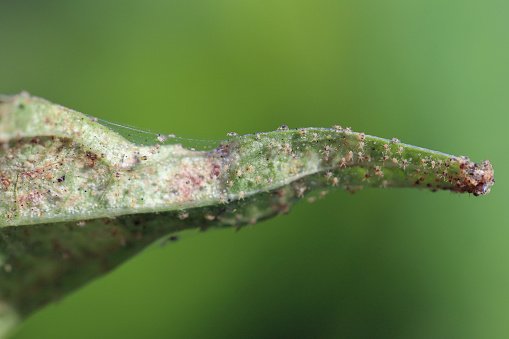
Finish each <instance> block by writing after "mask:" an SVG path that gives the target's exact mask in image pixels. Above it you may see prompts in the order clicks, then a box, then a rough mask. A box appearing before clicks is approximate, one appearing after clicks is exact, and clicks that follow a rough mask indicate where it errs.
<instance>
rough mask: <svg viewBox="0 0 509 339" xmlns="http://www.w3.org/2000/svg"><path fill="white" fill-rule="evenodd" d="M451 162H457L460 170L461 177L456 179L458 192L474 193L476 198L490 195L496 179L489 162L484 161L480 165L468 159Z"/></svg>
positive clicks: (459, 158) (457, 159)
mask: <svg viewBox="0 0 509 339" xmlns="http://www.w3.org/2000/svg"><path fill="white" fill-rule="evenodd" d="M451 162H457V163H458V166H459V168H460V174H459V177H458V178H457V179H456V189H455V190H456V191H458V192H468V193H473V194H474V195H475V196H479V195H484V194H488V193H490V190H491V188H490V187H491V186H493V184H494V183H495V178H494V172H493V166H492V165H491V163H490V162H489V160H485V161H482V162H481V164H480V165H479V164H477V163H475V162H472V161H470V159H469V158H467V157H458V158H454V159H452V161H451Z"/></svg>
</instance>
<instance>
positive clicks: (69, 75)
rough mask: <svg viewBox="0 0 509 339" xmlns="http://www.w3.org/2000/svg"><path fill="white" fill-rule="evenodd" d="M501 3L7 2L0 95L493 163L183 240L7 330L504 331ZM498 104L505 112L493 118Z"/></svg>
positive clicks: (205, 333)
mask: <svg viewBox="0 0 509 339" xmlns="http://www.w3.org/2000/svg"><path fill="white" fill-rule="evenodd" d="M508 13H509V2H507V1H484V2H479V1H467V0H463V1H452V0H445V1H444V0H442V1H438V0H436V1H435V0H434V1H408V0H405V1H403V0H401V1H379V0H371V1H304V0H302V1H238V0H221V1H197V0H191V1H98V0H94V1H91V0H89V1H63V0H62V1H3V0H2V1H1V2H0V93H17V92H20V91H21V90H27V91H29V92H30V93H32V94H34V95H38V96H41V97H45V98H47V99H49V100H51V101H53V102H56V103H59V104H62V105H65V106H68V107H71V108H74V109H76V110H79V111H82V112H85V113H88V114H91V115H94V116H97V117H100V118H103V119H105V120H109V121H115V122H120V123H125V124H130V125H133V126H137V127H140V128H142V129H148V130H152V131H154V132H163V133H174V134H176V135H178V136H184V137H192V138H203V139H222V138H225V137H226V133H227V132H231V131H235V132H237V133H239V134H245V133H252V132H261V131H269V130H274V129H275V128H276V127H278V126H279V125H281V124H287V125H289V126H290V127H291V128H295V127H310V126H320V127H321V126H324V127H330V126H332V125H333V124H339V125H342V126H351V127H352V129H353V130H355V131H362V132H365V133H367V134H371V135H377V136H381V137H387V138H392V137H398V138H399V139H400V140H402V141H403V142H405V143H409V144H414V145H419V146H422V147H426V148H431V149H436V150H440V151H443V152H445V153H451V154H456V155H468V156H470V158H471V159H473V160H475V161H480V160H483V159H486V158H488V159H491V160H492V163H493V164H494V167H495V174H496V179H497V184H496V185H495V186H494V187H493V190H492V193H491V194H490V195H488V196H486V197H479V198H475V197H473V196H468V195H457V194H452V193H449V192H438V193H430V192H426V191H419V190H409V189H394V190H375V189H365V190H362V191H360V192H358V193H356V194H354V195H350V194H348V193H346V192H343V191H336V192H332V193H330V194H329V195H328V196H327V198H326V199H324V200H320V201H317V202H315V203H314V204H309V203H305V202H302V203H300V204H298V205H297V206H296V207H295V208H294V209H293V210H292V212H291V213H290V214H288V215H285V216H280V217H277V218H275V219H271V220H268V221H265V222H262V223H259V224H257V225H255V226H253V227H250V228H245V229H243V230H242V231H241V232H238V233H235V232H234V231H233V230H231V229H224V230H212V231H209V232H205V233H198V232H194V231H193V232H188V233H187V234H186V236H184V237H183V239H182V240H181V241H179V242H178V243H176V244H172V245H168V246H165V247H159V246H156V247H154V248H151V249H149V250H147V251H145V252H143V253H142V254H141V255H139V256H137V257H136V258H134V259H132V260H130V261H129V262H127V263H125V264H124V265H122V266H121V267H119V268H118V269H116V270H115V271H114V272H112V273H110V274H109V275H107V276H105V277H103V278H101V279H98V280H96V281H94V282H92V283H90V284H89V285H87V286H86V287H84V288H82V289H80V290H79V291H77V292H75V293H73V294H72V295H70V296H68V297H66V298H65V299H63V300H62V301H60V302H59V303H57V304H52V305H50V306H48V307H46V308H45V309H43V310H42V311H40V312H38V313H36V314H35V315H33V316H32V317H30V318H29V319H28V320H27V321H26V323H25V324H24V326H23V327H22V328H21V329H20V330H19V331H18V332H17V333H16V334H15V336H14V338H18V339H19V338H36V337H37V338H43V337H44V338H71V337H72V338H112V337H123V338H142V337H143V338H168V337H174V338H177V337H178V338H181V337H186V338H202V337H210V338H239V337H240V338H243V337H253V338H261V337H313V338H335V337H350V338H351V337H358V338H363V337H365V338H377V337H384V338H387V337H392V338H507V337H508V335H509V265H508V258H509V246H508V245H509V241H508V240H509V225H508V208H507V203H508V198H507V197H506V198H503V192H505V191H506V190H507V181H506V175H505V174H506V173H507V166H508V161H507V145H508V139H509V138H508V133H507V127H508V122H509V119H508V118H507V115H508V114H507V113H508V107H509V93H508V92H509V91H508V89H509V86H508V85H509V34H508V33H509V20H508ZM504 116H505V117H506V118H504Z"/></svg>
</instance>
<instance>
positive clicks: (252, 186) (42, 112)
mask: <svg viewBox="0 0 509 339" xmlns="http://www.w3.org/2000/svg"><path fill="white" fill-rule="evenodd" d="M112 125H113V124H110V123H107V122H104V121H101V120H99V119H96V118H92V117H89V116H87V115H84V114H81V113H78V112H76V111H73V110H70V109H67V108H64V107H62V106H59V105H55V104H52V103H50V102H48V101H46V100H43V99H40V98H37V97H32V96H30V95H28V94H27V93H22V94H19V95H14V96H1V97H0V179H1V185H0V267H1V269H0V334H1V333H2V331H3V332H6V331H7V330H8V329H9V328H11V327H12V326H13V325H14V324H15V323H17V322H18V321H19V320H21V319H23V318H25V317H27V316H28V315H30V314H31V313H32V312H34V311H35V310H37V309H39V308H40V307H42V306H44V305H46V304H47V303H49V302H51V301H54V300H56V299H58V298H61V297H63V296H65V295H66V294H67V293H69V292H70V291H72V290H74V289H76V288H78V287H79V286H81V285H83V284H85V283H86V282H88V281H90V280H91V279H94V278H96V277H98V276H100V275H102V274H104V273H106V272H108V271H109V270H111V269H113V268H114V267H116V266H117V265H119V264H120V263H122V262H123V261H125V260H126V259H128V258H129V257H132V256H133V255H135V254H136V253H138V252H139V251H141V250H142V249H143V248H144V247H146V246H147V245H149V244H151V243H152V242H154V240H156V239H158V238H161V237H162V236H164V235H168V234H172V233H175V232H177V231H180V230H184V229H191V228H200V229H202V230H205V229H207V228H208V227H210V226H221V227H222V226H235V227H238V228H239V227H241V226H242V225H245V224H254V223H256V222H258V221H260V220H263V219H266V218H270V217H273V216H275V215H278V214H280V213H287V212H289V210H290V208H291V206H292V205H293V204H294V203H295V202H296V201H298V200H299V199H302V198H305V197H306V198H307V199H308V200H313V199H315V198H316V197H319V196H323V195H325V194H326V193H327V191H328V190H330V189H332V188H336V187H337V188H343V189H346V190H347V191H350V192H354V191H357V190H358V189H360V188H362V187H366V186H370V187H383V188H385V187H418V188H425V189H429V190H432V191H436V190H439V189H440V190H451V191H455V192H468V193H473V194H474V195H476V196H477V195H483V194H487V193H489V191H490V186H492V185H493V183H494V179H493V168H492V166H491V164H490V162H489V161H484V162H482V163H481V164H480V165H479V164H476V163H473V162H471V161H470V160H469V159H468V158H466V157H455V156H451V155H447V154H443V153H440V152H436V151H431V150H427V149H423V148H419V147H415V146H411V145H406V144H403V143H401V142H400V141H399V140H397V139H392V140H387V139H382V138H378V137H373V136H368V135H365V134H363V133H355V132H352V131H351V130H350V129H349V128H341V127H340V126H334V128H332V129H329V128H301V129H296V130H289V129H288V128H287V127H286V126H282V127H281V128H279V129H278V130H277V131H274V132H268V133H255V134H250V135H245V136H240V137H239V136H237V135H236V134H235V133H230V134H229V135H230V136H231V137H232V138H231V139H229V140H226V141H223V142H221V143H220V144H219V146H218V147H215V148H214V149H210V150H207V151H197V150H194V149H193V148H186V147H184V146H183V142H185V140H184V139H180V138H174V137H173V136H172V135H170V136H168V137H166V136H162V135H153V134H147V136H150V137H151V140H148V141H149V143H151V144H152V145H141V144H139V143H134V142H131V141H129V140H127V139H126V138H124V137H123V136H122V135H120V134H119V133H117V132H116V131H115V128H112V127H111V126H112ZM209 146H210V145H209Z"/></svg>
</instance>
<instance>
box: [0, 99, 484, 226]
mask: <svg viewBox="0 0 509 339" xmlns="http://www.w3.org/2000/svg"><path fill="white" fill-rule="evenodd" d="M12 107H16V106H12ZM53 112H55V111H53ZM58 112H59V113H58V114H61V115H62V117H59V121H62V123H61V124H58V125H55V124H54V123H53V122H52V119H50V118H48V117H45V118H39V120H40V121H43V122H44V123H43V124H41V125H40V126H39V125H38V126H37V127H38V128H41V130H42V131H43V133H46V135H47V133H48V132H47V131H54V133H55V134H54V136H45V137H33V136H30V137H25V138H23V137H15V138H14V137H13V138H12V140H7V141H5V140H4V141H2V144H1V145H0V146H1V147H0V212H1V214H2V215H3V219H2V220H1V223H2V224H5V225H15V224H22V223H27V222H28V223H29V222H30V220H32V219H33V218H39V220H42V219H44V218H46V219H44V220H48V221H58V220H64V218H70V217H72V218H74V220H79V219H80V218H82V219H87V218H92V217H97V216H98V215H99V216H112V215H122V214H131V213H144V212H158V211H182V212H181V213H179V214H178V215H177V216H176V218H177V219H181V220H185V219H187V218H188V215H189V214H188V212H183V211H185V210H187V209H190V208H195V207H200V206H214V205H215V204H218V203H222V204H231V203H234V202H235V204H233V205H230V207H229V208H230V210H231V211H230V212H228V213H230V214H228V213H226V212H225V211H227V210H225V211H222V212H221V213H226V214H223V215H221V216H219V215H216V214H215V212H210V213H207V214H206V215H205V216H204V218H205V219H206V220H207V221H210V222H218V221H221V222H224V220H226V219H227V218H231V220H230V223H231V224H239V223H241V221H242V220H244V219H245V220H244V221H243V222H255V221H256V220H258V219H259V218H260V217H263V216H264V215H273V214H274V213H276V214H277V213H282V212H287V211H289V208H290V206H291V203H292V201H294V200H295V199H300V198H304V197H305V196H306V195H308V194H310V193H312V192H317V195H316V197H318V198H320V197H323V196H324V195H325V194H326V193H327V190H328V189H330V188H334V187H338V188H344V189H346V190H347V191H349V192H354V191H356V190H358V189H360V188H362V187H364V186H373V187H384V188H385V187H391V186H401V187H403V186H405V187H408V186H417V187H424V188H429V189H431V190H433V191H435V190H438V189H447V190H452V191H458V192H469V193H473V194H474V195H480V194H486V193H488V192H489V187H490V186H491V185H492V184H493V169H492V167H491V164H490V163H489V162H488V161H486V162H483V163H481V164H480V165H478V164H475V163H473V162H471V161H470V160H469V159H468V158H465V157H459V158H456V157H449V156H447V155H444V154H440V153H436V152H432V151H428V150H424V149H419V148H416V147H414V146H408V145H405V144H402V143H401V142H400V141H399V140H398V139H396V138H393V139H392V140H386V139H381V138H376V137H371V136H366V135H365V134H364V133H356V132H353V131H352V130H351V129H350V128H348V127H347V128H343V127H341V126H339V125H335V126H333V129H319V128H307V129H297V130H290V129H289V128H288V126H286V125H283V126H280V127H279V128H278V129H277V131H275V132H269V133H257V134H254V135H246V136H242V137H239V136H238V135H237V133H234V132H230V133H228V136H229V137H231V139H229V140H227V141H224V142H223V143H222V144H221V145H220V146H219V147H218V148H216V149H214V150H211V151H206V152H205V151H201V152H199V151H194V149H190V150H188V149H184V148H182V146H181V145H179V144H176V145H164V143H165V142H166V141H167V140H168V138H174V137H175V136H174V135H173V134H170V135H168V136H165V135H161V134H159V135H157V137H156V141H157V142H159V143H161V144H163V145H161V144H156V145H154V146H143V145H136V144H132V143H130V142H128V141H126V140H125V139H123V138H121V137H120V136H119V135H117V134H116V133H114V132H112V131H109V130H105V129H104V128H100V129H97V130H95V132H94V134H90V131H91V130H92V129H93V128H94V125H93V124H99V123H98V121H97V119H94V118H90V119H89V118H84V117H81V116H79V115H72V114H69V113H68V112H66V111H62V112H60V111H58ZM15 113H16V112H14V113H12V114H13V115H12V116H13V118H12V119H16V117H17V116H18V115H17V114H15ZM9 114H11V113H9ZM55 114H56V113H55ZM66 114H67V115H66ZM41 116H44V115H43V113H41ZM31 120H34V119H31ZM86 124H92V126H86V128H84V125H86ZM55 126H56V127H55ZM54 129H56V130H54ZM87 133H89V134H87ZM101 133H102V134H101ZM264 194H265V197H263V198H261V196H262V195H264ZM316 197H311V198H310V201H314V199H315V198H316ZM241 205H242V206H247V207H246V208H248V207H249V206H251V207H252V208H251V210H250V211H251V212H249V213H248V212H245V214H243V215H242V214H241V213H240V212H239V210H237V208H239V209H240V208H243V207H242V206H241ZM235 206H237V207H235ZM228 211H229V210H228ZM234 212H235V213H234ZM218 213H219V212H218ZM58 218H63V219H58ZM243 218H244V219H243ZM246 218H247V219H246ZM41 222H43V221H41ZM79 226H82V225H81V224H79Z"/></svg>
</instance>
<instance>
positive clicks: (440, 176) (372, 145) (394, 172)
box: [223, 125, 493, 201]
mask: <svg viewBox="0 0 509 339" xmlns="http://www.w3.org/2000/svg"><path fill="white" fill-rule="evenodd" d="M333 127H334V129H332V130H327V129H311V128H310V129H298V130H293V131H290V130H288V128H287V127H286V126H282V127H280V128H278V131H280V132H281V131H284V132H286V133H274V134H271V133H269V134H267V133H265V134H256V135H255V136H254V139H255V140H257V141H259V142H260V144H259V146H258V147H257V148H256V147H251V146H252V145H249V146H248V145H246V144H241V143H239V142H236V143H235V144H232V147H233V148H232V149H235V148H234V147H235V146H234V145H237V146H236V147H238V148H239V149H240V150H239V151H238V152H239V156H238V157H234V158H232V159H231V161H229V162H228V167H229V169H230V170H229V171H228V173H229V180H228V183H229V189H225V190H224V191H223V193H224V195H225V196H228V195H229V196H234V197H236V198H237V199H244V198H245V197H247V196H249V195H250V194H253V193H256V192H258V191H263V190H270V189H271V187H272V186H278V185H282V184H283V183H285V182H288V181H296V182H298V184H297V185H294V186H293V187H294V191H295V192H294V195H295V196H297V197H299V198H302V197H304V195H305V192H307V191H310V189H311V188H312V189H313V190H315V191H316V190H317V189H319V188H320V187H323V188H327V187H329V188H332V187H342V188H344V189H346V190H348V191H350V192H355V191H357V190H358V189H360V188H362V187H364V186H373V187H382V188H386V187H391V186H401V187H403V186H415V187H423V188H428V189H430V190H432V191H437V190H439V189H444V190H451V191H457V192H468V193H473V194H474V195H476V196H477V195H480V194H486V193H488V192H489V186H491V185H492V184H493V169H492V167H491V164H490V163H489V162H488V161H485V162H482V163H481V165H478V164H476V163H473V162H471V161H470V160H469V159H468V158H466V157H450V156H446V155H444V154H437V153H433V152H431V151H428V150H421V149H418V148H415V147H413V146H408V145H405V144H402V143H401V142H400V140H399V139H397V138H392V139H391V140H386V139H381V138H376V137H367V136H366V135H365V134H364V133H356V132H352V130H351V129H350V128H348V127H347V128H342V127H341V126H339V125H334V126H333ZM246 143H247V141H246ZM232 153H235V151H233V152H232ZM243 159H246V160H243ZM318 172H322V173H323V174H322V179H316V178H314V177H313V180H312V181H313V184H312V185H310V186H312V187H309V185H308V184H307V183H306V182H307V181H309V176H313V175H314V173H318ZM262 178H264V179H262ZM226 200H227V199H223V201H226ZM311 200H312V201H314V199H311Z"/></svg>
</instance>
